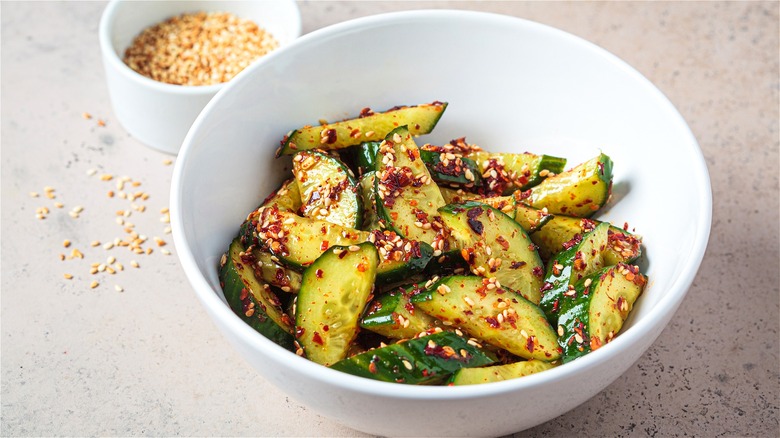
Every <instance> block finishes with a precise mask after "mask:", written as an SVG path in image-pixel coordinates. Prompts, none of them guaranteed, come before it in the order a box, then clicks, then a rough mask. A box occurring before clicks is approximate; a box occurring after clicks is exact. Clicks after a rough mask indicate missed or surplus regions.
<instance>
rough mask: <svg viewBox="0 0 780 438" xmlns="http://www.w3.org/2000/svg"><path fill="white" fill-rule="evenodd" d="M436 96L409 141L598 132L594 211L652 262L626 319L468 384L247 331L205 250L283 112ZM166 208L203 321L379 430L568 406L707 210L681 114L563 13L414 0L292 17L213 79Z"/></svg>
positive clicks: (577, 145) (281, 171)
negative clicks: (241, 64)
mask: <svg viewBox="0 0 780 438" xmlns="http://www.w3.org/2000/svg"><path fill="white" fill-rule="evenodd" d="M433 100H441V101H447V102H449V104H450V105H449V108H448V109H447V111H446V113H445V114H444V116H443V118H442V119H441V121H440V123H439V125H438V126H437V127H436V129H435V130H434V132H433V133H432V134H430V135H428V136H426V138H424V139H421V141H428V142H439V143H442V142H447V141H449V140H450V139H453V138H457V137H460V136H464V135H465V136H467V137H468V140H469V141H470V142H474V143H477V144H479V145H481V146H482V147H484V148H487V149H489V150H495V151H525V150H529V151H534V152H539V153H549V154H559V155H562V156H565V157H568V158H569V159H570V161H569V162H570V163H571V164H572V165H573V164H576V163H577V162H579V161H580V160H584V159H587V158H590V157H591V156H594V155H595V154H596V153H598V151H599V150H602V151H603V152H605V153H607V154H608V155H610V156H611V157H612V159H613V160H614V163H615V169H614V175H615V184H614V199H613V201H612V203H611V204H610V206H609V208H608V209H607V211H606V212H605V213H603V214H602V215H601V216H600V218H601V219H607V220H612V221H615V222H617V223H618V224H620V225H622V224H623V223H624V222H628V223H629V224H630V226H631V227H632V229H635V230H636V232H637V233H639V234H642V235H643V236H644V238H645V256H644V259H643V260H642V262H641V266H642V268H643V269H644V270H645V272H646V273H647V274H648V275H649V277H650V283H649V285H648V287H647V289H646V291H645V293H644V295H643V296H642V297H641V298H640V300H639V301H638V303H637V305H636V307H635V310H634V312H633V314H632V317H631V318H630V319H629V321H628V322H627V324H626V326H625V330H624V331H623V332H622V333H621V334H620V335H619V336H618V337H617V338H616V339H615V340H614V341H613V342H611V343H610V344H607V345H606V346H604V347H603V348H601V349H599V350H597V351H595V352H593V353H592V354H589V355H587V356H585V357H583V358H581V359H578V360H576V361H574V362H572V363H569V364H566V365H563V366H560V367H558V368H555V369H552V370H550V371H545V372H543V373H539V374H536V375H532V376H528V377H523V378H521V379H516V380H511V381H504V382H499V383H492V384H485V385H475V386H467V387H412V386H406V385H401V384H391V383H383V382H376V381H372V380H367V379H363V378H359V377H354V376H351V375H347V374H342V373H339V372H337V371H333V370H330V369H328V368H325V367H322V366H319V365H317V364H314V363H312V362H309V361H307V360H305V359H302V358H300V357H297V356H295V355H294V354H293V353H291V352H288V351H286V350H283V349H282V348H280V347H278V346H276V345H275V344H273V343H272V342H270V341H269V340H267V339H266V338H264V337H263V336H261V335H259V334H258V333H256V332H254V331H253V330H252V329H251V328H250V327H248V326H247V325H245V324H244V323H243V322H241V320H239V319H238V317H236V316H235V315H234V314H233V313H232V312H231V310H230V309H229V308H228V306H227V305H226V304H225V302H224V300H223V296H222V292H221V290H220V287H219V282H218V280H217V270H216V266H217V262H218V259H219V257H220V255H221V254H222V253H223V252H224V251H225V250H226V248H227V247H228V244H229V242H230V240H231V238H232V237H233V236H235V235H236V233H237V229H238V226H239V224H240V222H241V221H242V220H243V218H244V217H245V216H246V214H247V212H249V211H251V209H253V208H255V207H256V206H257V204H258V203H259V202H260V201H261V200H262V199H263V198H264V197H265V196H266V195H267V194H268V193H269V192H270V191H271V190H272V189H274V188H275V187H276V186H277V184H278V183H279V182H281V181H282V179H283V178H284V176H285V172H287V171H288V169H289V166H288V163H289V161H287V160H286V159H279V160H275V159H273V153H274V149H276V147H277V146H278V145H279V140H280V139H281V137H282V136H283V135H284V134H285V133H287V132H288V131H289V130H291V129H294V128H296V127H299V126H301V125H304V124H311V123H316V122H317V121H318V120H320V119H323V118H324V119H327V120H331V121H334V120H337V119H342V118H346V117H348V116H351V115H355V114H356V113H357V112H358V111H359V110H360V109H361V108H363V107H366V106H370V107H371V108H372V109H376V110H382V109H385V108H389V107H391V106H393V105H397V104H414V103H422V102H429V101H433ZM171 198H172V204H171V205H172V208H171V210H172V222H173V230H174V238H175V241H176V246H177V248H178V253H179V257H180V258H181V263H182V265H183V267H184V270H185V272H186V274H187V276H188V278H189V280H190V282H191V283H192V286H193V288H194V290H195V293H196V294H197V296H198V298H199V299H200V300H201V302H202V303H203V306H204V307H205V309H206V310H207V312H208V314H209V315H210V316H211V318H212V319H213V321H214V323H215V324H216V325H217V327H219V329H220V330H221V331H222V332H223V333H224V335H225V337H226V338H227V339H228V340H229V341H230V342H231V343H232V344H233V345H234V346H235V348H236V349H238V351H240V352H241V354H242V355H243V356H244V357H245V358H246V359H247V360H248V361H249V362H250V363H251V364H252V365H253V366H254V367H255V368H256V369H257V370H258V372H260V374H261V375H262V376H263V377H264V378H266V379H268V380H269V381H271V382H273V383H274V384H276V385H277V386H278V387H280V388H282V389H283V390H284V391H285V392H287V393H288V394H290V396H292V397H294V398H295V399H297V400H299V401H300V402H301V403H304V404H306V405H308V406H310V407H311V408H313V409H314V410H316V411H317V412H319V413H321V414H322V415H325V416H327V417H330V418H332V419H335V420H336V421H339V422H341V423H343V424H345V425H347V426H350V427H352V428H355V429H358V430H361V431H366V432H371V433H376V434H381V435H436V436H442V435H501V434H506V433H511V432H515V431H519V430H522V429H525V428H528V427H532V426H534V425H537V424H540V423H542V422H545V421H547V420H549V419H551V418H554V417H556V416H558V415H561V414H563V413H565V412H567V411H569V410H570V409H572V408H574V407H576V406H577V405H579V404H581V403H582V402H584V401H586V400H587V399H589V398H590V397H592V396H594V395H595V394H597V393H598V392H599V391H601V390H603V389H604V388H605V387H606V386H607V385H609V384H610V383H611V382H612V381H614V380H615V379H616V378H617V377H618V376H620V375H621V374H622V373H623V372H625V371H626V370H627V369H628V368H629V367H630V366H631V365H632V364H633V363H634V362H635V361H636V360H637V359H638V358H639V357H640V356H641V355H642V354H643V352H644V351H645V350H646V349H647V348H648V347H649V346H650V345H651V344H652V343H653V341H654V340H655V339H656V338H657V337H658V336H659V334H660V333H661V331H662V330H663V329H664V327H665V326H666V324H667V323H668V322H669V320H670V318H671V317H672V315H673V314H674V312H675V310H676V309H677V307H678V306H679V304H680V302H681V301H682V300H683V298H684V296H685V294H686V291H687V289H688V287H689V286H690V285H691V282H692V281H693V278H694V275H695V274H696V271H697V269H698V267H699V264H700V262H701V260H702V257H703V255H704V251H705V247H706V244H707V239H708V236H709V230H710V223H711V191H710V183H709V176H708V173H707V169H706V165H705V163H704V160H703V158H702V154H701V151H700V149H699V147H698V145H697V143H696V140H695V139H694V137H693V135H692V134H691V132H690V130H689V128H688V127H687V125H686V123H685V121H684V120H683V119H682V118H681V116H680V114H679V113H678V112H677V111H676V110H675V108H674V107H673V106H672V105H671V103H670V102H669V101H668V100H667V99H666V98H665V97H664V95H663V94H662V93H661V92H660V91H659V90H658V89H656V88H655V87H654V86H653V85H652V84H651V83H650V82H649V81H648V80H647V79H645V78H644V77H643V76H642V75H640V74H639V73H638V72H637V71H635V70H634V69H632V68H631V67H630V66H628V65H627V64H625V63H624V62H622V61H621V60H620V59H618V58H616V57H615V56H613V55H611V54H609V53H607V52H606V51H604V50H602V49H600V48H599V47H596V46H594V45H592V44H590V43H588V42H586V41H583V40H582V39H580V38H577V37H574V36H572V35H569V34H567V33H564V32H562V31H559V30H556V29H553V28H550V27H547V26H543V25H540V24H536V23H533V22H529V21H524V20H521V19H517V18H511V17H506V16H500V15H493V14H484V13H473V12H462V11H417V12H402V13H393V14H386V15H378V16H373V17H366V18H362V19H358V20H354V21H350V22H345V23H341V24H337V25H334V26H331V27H329V28H326V29H321V30H318V31H316V32H313V33H311V34H308V35H305V36H303V37H301V38H300V39H299V40H297V41H296V42H295V43H293V44H291V45H290V46H288V47H287V48H285V49H283V50H280V51H278V52H276V53H273V54H271V55H270V56H268V57H267V59H265V60H264V61H262V62H259V63H258V64H257V65H255V66H253V67H251V68H250V69H248V70H247V71H245V72H244V73H242V74H241V75H240V76H239V77H237V78H236V79H235V80H233V81H232V82H231V83H230V84H228V85H227V86H226V87H225V89H224V90H222V91H221V92H220V93H219V94H218V95H217V96H216V97H215V98H214V99H213V100H212V101H211V102H210V103H209V105H208V106H207V107H206V108H205V109H204V110H203V112H202V113H201V115H200V116H199V118H198V119H197V120H196V122H195V123H194V125H193V127H192V129H191V130H190V132H189V134H188V135H187V138H186V139H185V141H184V146H183V149H182V151H181V155H180V158H179V160H177V164H176V169H175V172H174V177H173V188H172V193H171Z"/></svg>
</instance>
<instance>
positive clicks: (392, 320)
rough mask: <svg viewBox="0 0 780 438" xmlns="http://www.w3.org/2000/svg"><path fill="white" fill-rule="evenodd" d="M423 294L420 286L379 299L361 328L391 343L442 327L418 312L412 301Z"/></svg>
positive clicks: (368, 311) (397, 289)
mask: <svg viewBox="0 0 780 438" xmlns="http://www.w3.org/2000/svg"><path fill="white" fill-rule="evenodd" d="M420 290H421V289H420V288H419V287H417V286H409V287H407V288H406V289H404V288H396V289H393V290H392V291H390V292H388V293H385V294H383V295H382V296H380V297H378V298H375V299H374V301H372V302H371V304H370V305H369V306H368V309H367V310H366V314H365V315H364V316H363V319H362V320H361V322H360V326H361V327H363V328H364V329H367V330H371V331H372V332H374V333H378V334H380V335H382V336H386V337H388V338H390V339H411V338H414V337H415V336H417V335H419V334H420V333H422V332H424V331H426V330H430V329H432V328H435V327H440V326H441V325H442V324H441V321H439V320H438V319H436V318H433V317H431V316H429V315H428V314H427V313H425V312H423V311H421V310H419V309H417V308H416V307H415V306H414V304H412V303H411V302H410V301H409V300H410V297H411V296H412V295H413V294H414V293H416V292H419V291H420Z"/></svg>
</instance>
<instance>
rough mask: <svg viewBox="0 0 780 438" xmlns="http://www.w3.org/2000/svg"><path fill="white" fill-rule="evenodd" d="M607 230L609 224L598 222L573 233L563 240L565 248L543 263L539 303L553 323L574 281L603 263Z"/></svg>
mask: <svg viewBox="0 0 780 438" xmlns="http://www.w3.org/2000/svg"><path fill="white" fill-rule="evenodd" d="M607 230H609V224H607V223H601V224H599V225H598V226H596V228H594V229H593V230H592V231H590V232H589V233H587V234H585V235H584V236H580V235H577V236H576V237H575V238H573V239H572V240H570V241H569V242H568V243H567V244H564V246H565V247H566V248H567V249H565V250H563V251H561V252H559V253H558V254H556V255H555V256H553V258H552V259H551V260H550V263H548V264H547V273H546V274H545V278H544V284H543V285H542V292H543V296H542V300H541V302H540V303H539V307H541V308H542V310H543V311H544V313H545V315H547V319H548V320H549V321H550V322H551V323H552V324H553V325H555V324H556V323H557V321H558V311H559V310H560V305H561V302H562V301H563V300H564V298H565V297H567V296H569V295H570V294H573V293H574V283H576V282H578V281H579V280H581V279H582V278H583V277H585V276H587V275H590V274H591V273H593V272H595V271H598V270H600V269H601V268H603V267H604V266H605V263H604V257H603V254H604V252H605V250H606V248H607V239H608V237H607Z"/></svg>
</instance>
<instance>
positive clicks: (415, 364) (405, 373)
mask: <svg viewBox="0 0 780 438" xmlns="http://www.w3.org/2000/svg"><path fill="white" fill-rule="evenodd" d="M493 362H494V360H493V359H492V358H491V357H490V356H488V355H487V354H486V353H485V352H483V351H482V350H481V349H479V348H478V347H476V346H474V345H473V343H469V341H467V340H466V339H464V338H462V337H460V336H458V335H457V334H455V333H453V332H441V333H436V334H432V335H428V336H423V337H420V338H415V339H410V340H408V341H404V342H399V343H396V344H391V345H388V346H385V347H381V348H376V349H374V350H369V351H367V352H365V353H361V354H358V355H355V356H352V357H349V358H347V359H344V360H342V361H340V362H337V363H335V364H334V365H333V366H332V367H331V368H332V369H335V370H339V371H343V372H345V373H349V374H354V375H356V376H360V377H366V378H369V379H374V380H381V381H385V382H396V383H406V384H410V385H429V384H435V383H440V382H443V381H444V380H446V379H447V377H449V376H450V375H451V374H452V373H454V372H455V371H457V370H459V369H461V368H466V367H478V366H483V365H490V364H492V363H493Z"/></svg>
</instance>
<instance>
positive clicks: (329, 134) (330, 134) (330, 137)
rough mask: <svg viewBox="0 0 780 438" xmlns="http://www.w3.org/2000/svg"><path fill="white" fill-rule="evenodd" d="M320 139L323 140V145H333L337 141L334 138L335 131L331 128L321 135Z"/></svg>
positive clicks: (335, 137)
mask: <svg viewBox="0 0 780 438" xmlns="http://www.w3.org/2000/svg"><path fill="white" fill-rule="evenodd" d="M322 138H324V139H325V144H333V143H335V142H336V140H337V139H338V138H337V136H336V130H335V129H333V128H330V129H328V130H327V131H325V132H324V133H323V135H322Z"/></svg>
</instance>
